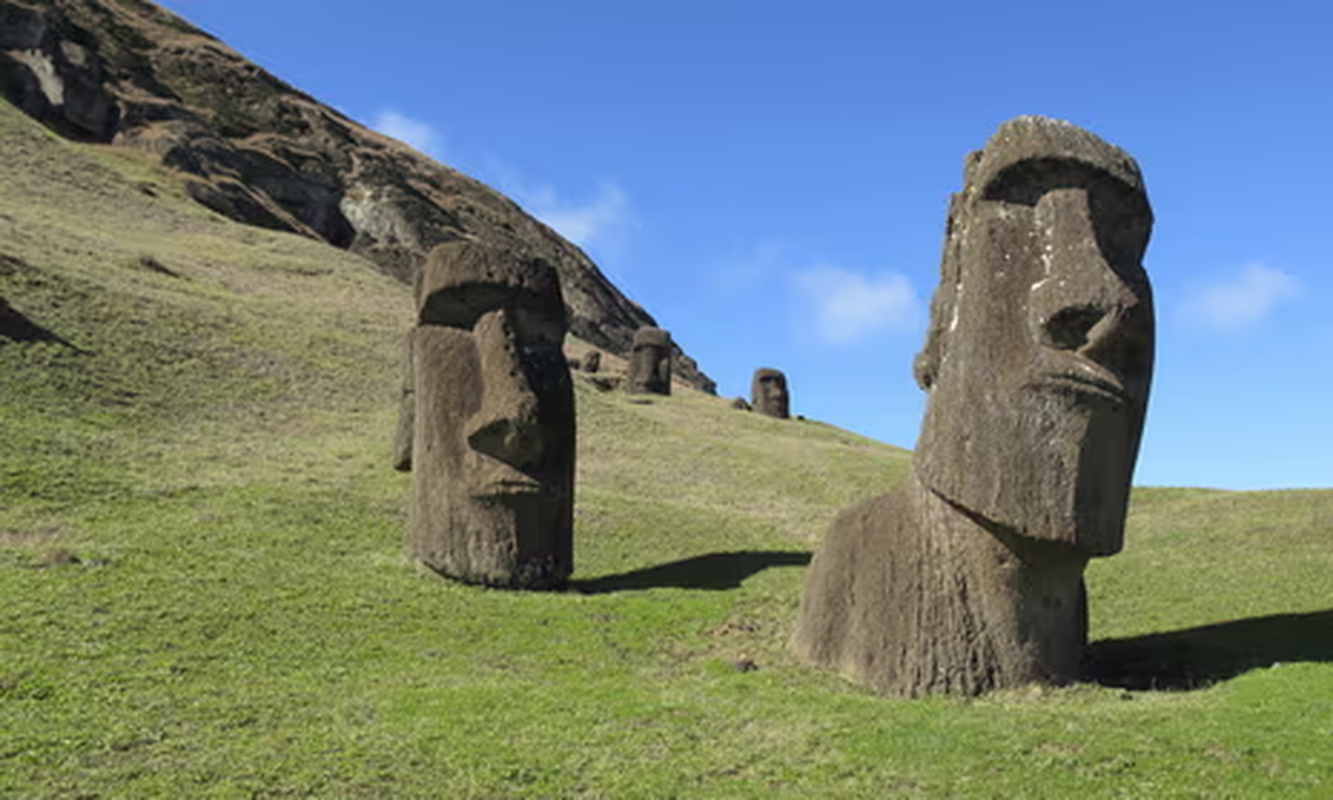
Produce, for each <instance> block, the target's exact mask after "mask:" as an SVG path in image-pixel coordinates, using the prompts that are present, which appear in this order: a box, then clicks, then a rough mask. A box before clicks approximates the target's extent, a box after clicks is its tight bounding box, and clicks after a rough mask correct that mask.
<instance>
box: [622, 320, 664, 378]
mask: <svg viewBox="0 0 1333 800" xmlns="http://www.w3.org/2000/svg"><path fill="white" fill-rule="evenodd" d="M625 391H627V392H629V393H630V394H671V334H669V333H667V332H666V331H664V330H662V329H661V328H639V329H638V330H637V331H635V332H634V342H633V345H632V347H631V350H630V354H629V376H628V380H627V382H626V385H625Z"/></svg>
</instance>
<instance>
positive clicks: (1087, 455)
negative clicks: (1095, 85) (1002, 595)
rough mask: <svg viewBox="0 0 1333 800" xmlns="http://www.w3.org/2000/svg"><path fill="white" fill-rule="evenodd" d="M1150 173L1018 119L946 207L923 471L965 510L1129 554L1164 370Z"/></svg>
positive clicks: (927, 366)
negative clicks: (1127, 521)
mask: <svg viewBox="0 0 1333 800" xmlns="http://www.w3.org/2000/svg"><path fill="white" fill-rule="evenodd" d="M1151 229H1152V212H1151V210H1150V208H1149V205H1148V199H1147V195H1146V193H1145V190H1144V185H1143V179H1142V177H1141V176H1140V174H1139V169H1138V166H1137V165H1136V164H1135V162H1134V160H1133V159H1132V158H1130V157H1129V156H1128V155H1127V154H1126V153H1124V152H1123V151H1121V150H1119V149H1118V148H1115V147H1113V146H1111V145H1109V144H1107V143H1106V142H1104V141H1102V140H1101V139H1099V138H1097V137H1096V136H1094V135H1092V134H1091V133H1088V132H1087V131H1084V130H1082V129H1080V128H1077V127H1075V126H1073V125H1070V124H1068V123H1065V122H1059V121H1056V120H1051V119H1046V118H1043V117H1020V118H1018V119H1014V120H1011V121H1009V122H1006V123H1004V124H1003V125H1001V126H1000V128H999V130H998V131H997V132H996V133H995V135H994V136H992V137H991V139H990V140H989V141H988V142H987V144H986V146H985V148H984V149H982V150H981V151H979V152H976V153H973V154H971V155H970V156H969V157H968V159H967V164H966V168H965V171H964V183H963V189H962V191H960V192H959V193H958V194H956V195H954V197H953V199H952V202H951V204H950V208H949V219H948V223H947V228H946V233H945V241H944V254H943V257H942V260H941V276H940V285H939V287H938V288H937V289H936V292H935V296H934V299H933V301H932V303H931V321H930V329H929V332H928V334H927V340H926V345H925V348H924V350H923V351H922V352H921V354H919V355H918V356H917V362H916V370H915V371H916V376H917V380H918V382H919V383H920V384H921V386H922V388H925V389H927V390H928V391H929V392H930V399H929V402H928V404H927V409H926V418H925V422H924V424H923V426H922V431H921V438H920V441H919V442H918V444H917V450H916V455H915V457H914V465H915V469H916V471H917V474H918V476H920V478H921V479H922V481H923V482H924V483H925V485H926V486H928V487H930V488H931V489H932V490H933V491H935V492H936V493H938V494H939V495H941V496H942V497H944V498H945V499H946V500H948V501H949V502H951V503H952V504H954V505H955V506H958V507H961V508H963V509H966V510H967V511H968V512H969V513H971V514H974V515H977V516H979V517H981V518H984V519H985V520H988V521H990V522H991V523H994V524H997V525H1000V526H1003V527H1005V528H1007V529H1009V530H1011V531H1013V532H1014V533H1017V534H1018V535H1020V536H1024V537H1029V538H1033V539H1043V540H1054V541H1060V542H1064V543H1066V544H1068V545H1070V546H1071V547H1073V548H1075V549H1076V550H1078V551H1080V552H1082V553H1083V554H1085V555H1089V556H1100V555H1110V554H1112V553H1115V552H1118V551H1119V550H1120V548H1121V545H1122V543H1123V530H1124V515H1125V508H1126V504H1127V502H1128V492H1129V485H1130V479H1131V476H1132V473H1133V467H1134V461H1135V459H1136V457H1137V454H1138V447H1139V438H1140V435H1141V433H1142V429H1143V418H1144V412H1145V410H1146V407H1147V400H1148V387H1149V382H1150V379H1151V375H1152V362H1153V310H1152V293H1151V289H1150V287H1149V284H1148V277H1147V274H1146V273H1145V272H1144V270H1143V266H1142V263H1141V262H1142V258H1143V254H1144V250H1145V249H1146V247H1147V244H1148V237H1149V234H1150V232H1151Z"/></svg>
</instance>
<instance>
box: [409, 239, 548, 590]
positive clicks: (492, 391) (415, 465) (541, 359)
mask: <svg viewBox="0 0 1333 800" xmlns="http://www.w3.org/2000/svg"><path fill="white" fill-rule="evenodd" d="M417 306H418V325H417V327H416V328H415V329H414V330H413V332H412V345H411V351H412V362H413V364H412V374H413V383H414V391H413V395H414V399H415V403H414V405H415V413H414V420H413V422H412V427H413V443H412V455H411V460H412V502H411V512H410V520H409V531H408V550H409V551H410V553H411V554H412V556H413V557H415V558H417V559H419V560H420V561H421V562H423V563H425V564H426V565H427V566H429V567H431V568H432V569H434V570H436V571H438V572H440V573H441V574H444V575H447V576H450V577H453V578H457V579H459V580H463V581H468V582H473V583H484V584H488V585H493V586H503V587H512V588H524V589H544V588H550V587H554V586H559V585H560V584H562V583H564V581H565V580H566V579H567V578H568V577H569V574H570V572H571V571H572V570H573V520H574V514H573V508H574V506H573V500H574V391H573V383H572V381H571V379H570V374H569V368H568V366H567V365H566V362H565V358H564V354H563V352H562V351H561V346H562V343H563V341H564V336H565V333H566V330H567V326H568V323H567V320H566V317H565V307H564V303H563V301H562V299H561V296H560V282H559V278H558V276H557V274H556V271H555V269H554V268H552V267H551V266H550V265H549V264H547V263H546V262H545V261H543V260H542V259H540V258H537V257H534V256H532V255H531V254H529V253H523V252H514V251H508V250H505V249H503V248H497V247H493V246H489V245H482V244H479V243H475V242H467V241H459V242H452V243H449V244H444V245H440V246H439V247H437V248H436V249H435V250H433V251H432V253H431V256H430V258H429V259H428V260H427V262H426V264H425V266H424V268H423V270H422V273H421V283H420V291H419V293H418V304H417Z"/></svg>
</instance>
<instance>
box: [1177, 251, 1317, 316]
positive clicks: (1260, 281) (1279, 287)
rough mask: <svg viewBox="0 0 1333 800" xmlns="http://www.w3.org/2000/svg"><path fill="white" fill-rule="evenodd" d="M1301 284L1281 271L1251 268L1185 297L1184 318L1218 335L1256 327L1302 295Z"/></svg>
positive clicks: (1209, 284)
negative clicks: (1265, 318)
mask: <svg viewBox="0 0 1333 800" xmlns="http://www.w3.org/2000/svg"><path fill="white" fill-rule="evenodd" d="M1300 288H1301V286H1300V281H1298V280H1297V279H1296V278H1295V277H1293V276H1291V275H1288V274H1287V273H1285V272H1283V271H1282V270H1279V269H1273V268H1272V267H1266V266H1264V265H1263V264H1248V265H1246V266H1245V267H1244V268H1242V269H1241V270H1240V272H1239V273H1237V274H1235V275H1232V276H1230V277H1228V278H1225V279H1222V280H1218V281H1214V282H1212V283H1205V284H1199V285H1197V286H1195V287H1194V288H1193V289H1191V290H1190V291H1189V292H1188V293H1187V294H1186V296H1185V299H1184V301H1183V303H1182V304H1181V308H1180V316H1181V318H1182V319H1183V320H1184V321H1185V322H1187V323H1189V324H1192V325H1198V326H1202V327H1205V328H1208V329H1210V330H1214V331H1239V330H1243V329H1245V328H1250V327H1253V326H1254V325H1257V324H1258V323H1259V322H1261V321H1262V320H1263V319H1264V317H1266V316H1268V314H1269V313H1270V312H1271V311H1272V310H1273V309H1274V308H1275V307H1276V306H1277V305H1278V304H1279V303H1282V302H1284V301H1286V300H1291V299H1293V298H1295V297H1296V296H1298V295H1299V294H1300Z"/></svg>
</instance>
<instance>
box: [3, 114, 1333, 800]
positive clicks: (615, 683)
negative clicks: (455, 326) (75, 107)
mask: <svg viewBox="0 0 1333 800" xmlns="http://www.w3.org/2000/svg"><path fill="white" fill-rule="evenodd" d="M0 152H3V153H4V154H5V158H6V169H5V171H4V173H3V175H2V176H0V297H3V298H4V299H5V300H6V301H7V302H8V303H9V305H10V306H12V308H13V309H14V311H15V312H16V313H18V314H21V315H22V317H23V318H24V319H25V320H26V321H27V323H28V325H29V326H30V327H28V328H25V329H24V330H28V331H29V332H30V333H32V332H40V333H33V335H30V336H28V337H26V338H21V339H16V338H14V337H8V336H7V337H5V338H0V375H2V376H3V381H4V383H3V390H2V391H0V442H2V443H3V445H0V446H2V447H3V450H2V451H0V470H2V472H0V592H2V593H3V597H4V598H5V603H4V606H3V609H0V794H3V795H6V796H9V795H13V796H23V797H27V796H36V797H42V796H52V797H55V796H62V797H64V796H108V797H144V796H193V795H208V796H272V795H298V796H301V795H304V796H321V797H327V796H455V797H469V796H471V797H509V796H534V797H535V796H583V797H635V796H643V797H665V796H695V797H704V796H771V795H775V794H776V795H786V796H793V797H812V796H866V797H883V796H893V795H903V796H939V795H949V796H954V795H956V796H969V797H970V796H977V797H991V796H1006V797H1008V796H1032V797H1068V796H1079V795H1081V796H1143V797H1167V796H1182V797H1183V796H1201V795H1202V796H1210V797H1227V796H1235V797H1241V796H1244V797H1252V796H1260V795H1267V796H1274V797H1276V796H1281V797H1298V796H1307V797H1320V796H1327V794H1328V792H1329V789H1330V787H1331V786H1333V585H1331V584H1330V581H1329V580H1328V577H1327V576H1328V575H1329V574H1330V572H1331V571H1333V547H1331V546H1330V544H1331V543H1333V493H1330V492H1324V491H1304V492H1265V493H1228V492H1215V491H1208V490H1201V489H1147V490H1139V491H1137V492H1136V493H1135V495H1134V499H1133V508H1132V513H1131V518H1130V527H1129V531H1128V537H1127V538H1128V544H1127V548H1126V551H1125V553H1124V554H1122V555H1121V556H1118V557H1116V558H1114V559H1108V560H1105V561H1101V562H1095V563H1094V565H1093V566H1092V568H1091V569H1090V570H1089V591H1090V595H1091V607H1092V632H1093V638H1094V639H1097V640H1102V643H1101V644H1099V645H1098V648H1099V649H1098V652H1101V653H1111V654H1112V655H1115V656H1116V658H1115V659H1111V661H1112V662H1113V663H1115V664H1118V665H1120V666H1121V667H1123V669H1122V670H1121V671H1120V672H1118V673H1117V672H1108V673H1107V674H1104V675H1103V676H1102V679H1103V684H1105V685H1099V684H1096V683H1089V684H1085V685H1079V686H1074V687H1069V688H1065V689H1058V690H1052V689H1032V690H1024V691H1018V692H1010V693H1002V694H998V695H994V696H990V697H986V698H981V699H975V700H960V699H945V698H934V699H928V700H923V701H899V700H886V699H883V698H879V697H875V696H872V695H869V694H867V693H866V692H864V691H862V690H860V689H858V688H856V687H853V686H851V685H849V684H846V683H845V682H843V681H841V680H839V679H838V678H836V677H833V676H830V675H827V674H823V673H818V672H814V671H811V670H807V669H804V668H802V667H800V666H798V665H796V664H795V663H793V661H792V660H791V658H790V657H789V656H788V655H787V652H786V649H785V640H786V637H787V635H788V633H789V630H790V624H791V622H792V619H793V616H794V611H795V608H796V604H797V602H798V599H799V589H800V580H801V574H802V566H803V564H804V563H805V561H806V559H807V558H808V554H809V552H810V551H811V549H812V548H813V547H815V546H816V545H817V542H818V538H819V536H820V535H821V534H822V531H823V529H824V527H825V526H826V525H827V523H828V521H829V519H830V518H831V517H832V515H833V514H834V513H835V512H836V511H837V509H838V508H839V507H841V506H843V505H845V504H847V503H849V502H852V501H853V500H856V499H859V498H863V497H867V496H870V495H872V494H875V493H878V492H881V491H883V490H884V489H885V488H887V487H889V486H891V485H893V483H894V482H896V481H898V480H900V479H901V478H902V476H903V474H904V471H905V469H906V467H907V453H906V452H905V451H902V450H899V449H896V448H892V447H889V446H887V445H883V444H879V443H876V442H873V441H869V440H866V439H864V438H861V437H858V436H856V435H854V434H851V433H847V432H844V431H841V430H838V429H836V428H832V427H830V426H827V425H823V424H819V423H816V422H796V421H792V422H786V423H784V422H779V421H776V420H772V419H768V418H765V417H761V416H759V415H754V414H746V413H742V412H738V411H734V410H732V409H730V408H729V407H728V406H727V404H726V402H725V401H722V400H719V399H717V398H714V397H711V396H708V395H705V394H702V393H699V392H693V391H688V390H681V391H678V392H677V393H676V394H675V395H673V396H672V397H670V398H652V399H651V400H650V401H649V402H643V401H642V400H640V399H635V398H630V397H628V396H625V395H623V394H619V393H608V392H602V391H599V390H598V389H596V388H595V387H594V386H593V385H592V384H591V383H589V382H587V381H586V380H583V379H580V380H579V381H578V382H577V386H576V390H577V402H578V414H579V455H578V468H579V478H578V500H577V507H576V533H575V536H576V539H575V541H576V545H575V546H576V551H575V557H576V564H577V566H576V572H575V585H574V586H573V587H572V588H571V590H570V591H567V592H562V593H552V594H536V593H529V594H524V593H507V592H501V591H490V590H485V589H479V588H474V587H466V586H460V585H457V584H453V583H449V582H446V581H442V580H440V579H438V578H437V577H435V576H433V575H427V574H422V573H420V572H418V571H417V570H415V569H414V568H413V566H412V565H411V564H410V563H408V562H407V561H406V559H404V558H403V556H402V555H401V544H400V543H401V535H402V530H403V522H404V519H403V514H404V508H405V501H406V494H407V490H408V484H409V479H408V478H407V477H406V476H404V475H401V474H398V473H394V472H393V471H391V470H390V469H389V468H388V456H389V436H390V433H391V431H392V427H393V422H394V419H393V414H394V413H395V403H394V395H395V392H396V390H397V387H398V379H399V377H398V368H399V363H400V362H399V358H400V351H399V347H400V343H401V336H402V333H403V331H404V330H405V329H406V326H407V322H408V317H409V315H410V314H409V308H410V298H409V296H408V290H407V289H406V287H404V286H403V285H402V284H400V283H397V282H395V281H393V280H391V279H389V278H386V277H384V276H382V275H380V274H378V273H376V272H375V271H373V270H371V269H367V268H366V265H365V263H364V262H362V261H361V260H360V259H359V258H358V257H357V256H355V255H351V254H349V253H347V252H345V251H342V250H338V249H335V248H331V247H328V246H327V245H323V244H320V243H317V242H315V241H313V240H310V239H307V238H302V237H299V236H295V235H291V234H283V233H276V232H271V231H265V230H260V229H255V228H249V227H245V226H242V225H239V224H237V223H235V222H232V221H230V220H227V219H224V218H222V217H219V216H216V215H214V214H212V213H210V212H208V211H206V210H204V209H203V208H201V207H200V206H198V205H197V204H195V203H193V202H191V201H190V200H189V199H188V198H187V197H186V196H185V195H184V193H183V191H182V189H181V187H180V185H179V183H178V182H177V181H176V178H175V177H174V176H173V175H172V174H170V173H166V172H162V171H160V170H159V168H158V167H156V166H154V165H153V164H152V163H151V162H149V161H146V160H142V159H140V158H138V157H136V156H134V155H132V154H127V153H125V152H124V151H120V150H115V149H111V148H106V147H101V146H93V145H73V144H69V143H67V142H64V141H62V140H60V139H58V138H56V137H55V136H53V135H52V134H50V133H48V132H47V131H46V130H44V129H43V128H41V127H39V126H37V125H36V124H35V123H32V122H31V121H30V120H28V119H27V118H25V117H23V116H22V115H20V114H18V113H17V112H15V111H14V110H13V109H12V108H11V107H9V106H8V105H5V104H3V103H0ZM7 330H12V329H9V328H7ZM571 347H573V348H574V349H576V350H577V349H581V348H583V347H586V345H585V344H584V343H581V342H577V341H575V342H571ZM1149 635H1157V638H1155V639H1148V640H1139V639H1137V638H1136V637H1144V636H1149ZM1155 687H1157V688H1155ZM1160 687H1175V688H1179V689H1185V690H1184V691H1165V690H1163V689H1162V688H1160Z"/></svg>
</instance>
